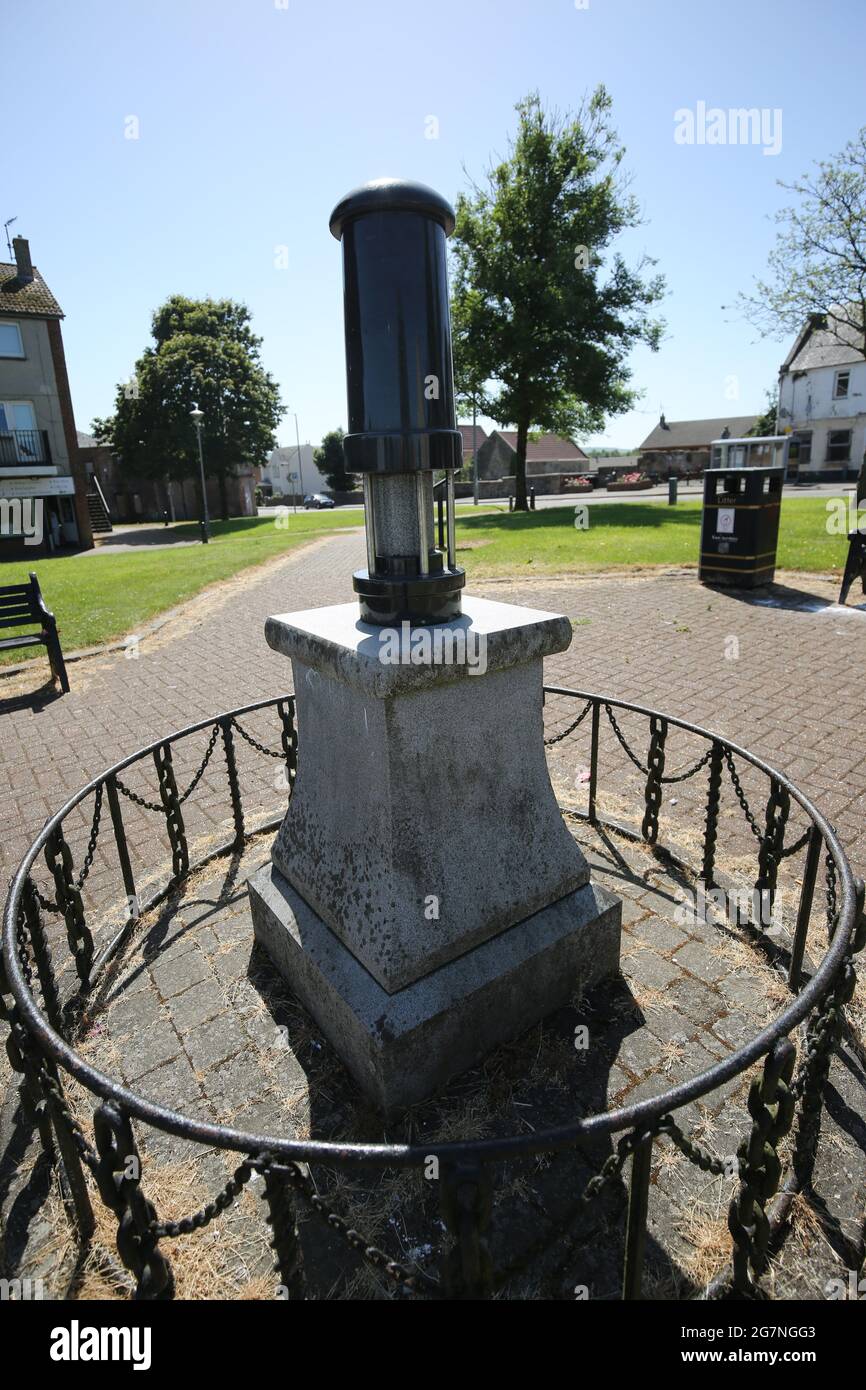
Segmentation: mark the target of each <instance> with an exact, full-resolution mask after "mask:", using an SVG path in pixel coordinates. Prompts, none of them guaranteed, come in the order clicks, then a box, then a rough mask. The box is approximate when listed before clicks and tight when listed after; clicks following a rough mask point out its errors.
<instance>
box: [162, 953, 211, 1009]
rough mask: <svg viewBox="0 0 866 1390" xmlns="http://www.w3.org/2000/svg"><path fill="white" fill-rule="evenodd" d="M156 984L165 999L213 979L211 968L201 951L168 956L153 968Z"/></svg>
mask: <svg viewBox="0 0 866 1390" xmlns="http://www.w3.org/2000/svg"><path fill="white" fill-rule="evenodd" d="M151 974H152V975H153V979H154V983H155V985H156V987H157V989H158V990H159V992H160V994H161V995H162V997H163V999H171V998H173V997H174V995H176V994H181V993H182V992H183V991H184V990H186V989H190V988H191V987H192V986H193V985H197V984H200V983H201V982H202V980H209V979H212V978H213V977H212V975H211V970H210V966H209V965H208V963H207V961H206V960H205V958H204V956H203V955H202V953H201V951H187V952H185V953H184V954H183V955H182V956H174V955H168V956H166V957H165V959H160V960H159V961H158V962H157V963H156V964H155V965H154V966H152V967H151Z"/></svg>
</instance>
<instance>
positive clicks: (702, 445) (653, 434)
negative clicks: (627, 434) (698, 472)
mask: <svg viewBox="0 0 866 1390" xmlns="http://www.w3.org/2000/svg"><path fill="white" fill-rule="evenodd" d="M759 418H760V417H759V416H757V415H729V416H723V417H722V418H721V419H720V420H665V418H664V416H662V419H661V420H660V421H659V423H658V424H657V425H656V427H655V429H654V430H651V431H650V433H649V434H648V435H647V437H646V439H645V440H644V442H643V444H641V446H640V451H641V453H646V452H647V451H648V450H650V449H659V450H661V451H664V452H667V450H669V449H706V448H709V446H710V444H712V442H713V440H714V439H721V437H722V435H723V434H724V433H725V431H726V430H727V432H728V434H729V435H730V436H731V437H732V438H735V439H736V438H741V437H742V436H743V435H744V434H748V433H749V431H750V430H751V429H754V427H755V425H756V424H757V422H758V419H759Z"/></svg>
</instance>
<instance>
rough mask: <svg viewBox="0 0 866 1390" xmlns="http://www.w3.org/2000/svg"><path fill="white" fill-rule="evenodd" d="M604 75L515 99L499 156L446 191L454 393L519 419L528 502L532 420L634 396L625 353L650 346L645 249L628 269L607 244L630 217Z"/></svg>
mask: <svg viewBox="0 0 866 1390" xmlns="http://www.w3.org/2000/svg"><path fill="white" fill-rule="evenodd" d="M610 109H611V99H610V97H609V96H608V94H607V92H606V91H605V89H604V88H603V87H599V88H597V90H596V91H595V92H594V93H593V94H592V96H591V97H589V98H588V99H587V100H585V101H584V102H583V104H582V105H581V107H580V108H579V110H578V111H577V113H576V114H575V115H573V116H569V117H560V116H559V115H558V114H556V113H551V112H547V111H545V109H544V108H543V106H542V104H541V100H540V98H539V96H538V94H537V93H534V94H532V95H530V96H529V97H527V98H526V100H525V101H522V102H520V103H519V104H518V106H517V108H516V110H517V112H518V118H519V120H518V130H517V135H516V137H515V138H514V140H513V141H512V143H511V145H510V149H509V153H508V156H507V158H506V159H505V160H503V161H502V162H501V163H500V164H498V165H497V166H496V167H495V168H492V169H490V170H489V171H488V174H487V178H486V184H485V186H484V187H483V188H479V187H473V190H472V192H471V194H469V195H462V196H461V197H460V198H459V199H458V201H457V225H456V228H455V232H454V238H453V242H452V246H453V273H452V275H453V282H454V293H453V303H452V321H453V324H454V357H455V369H456V384H457V393H458V400H459V401H460V403H461V404H465V403H467V402H468V401H470V400H471V399H472V398H473V397H474V399H475V400H476V402H477V407H478V410H479V413H481V414H485V415H489V416H490V417H491V418H492V419H494V420H496V421H497V423H499V424H500V425H513V426H516V429H517V461H516V467H515V472H516V483H515V505H516V506H517V507H518V508H519V509H522V510H525V509H526V443H527V439H528V436H529V433H530V430H531V429H532V428H533V427H535V428H538V429H541V430H551V431H553V432H554V433H556V434H562V435H572V434H575V433H581V432H594V431H596V430H599V429H601V428H602V426H603V423H604V419H605V416H607V415H617V414H620V413H621V412H622V411H625V410H627V409H628V408H629V406H630V405H631V404H632V402H633V400H634V399H635V393H634V392H633V391H631V390H629V388H628V380H629V377H630V373H629V370H628V368H627V366H626V362H625V359H626V356H627V354H628V352H629V350H630V348H631V347H632V346H633V345H634V344H635V343H637V342H645V343H648V344H649V346H650V347H651V348H653V349H655V348H656V347H657V346H658V342H659V338H660V336H661V324H660V323H659V322H654V321H653V320H652V319H651V318H650V317H649V314H648V312H647V311H648V308H649V306H650V305H651V304H653V303H654V302H655V301H656V300H658V299H659V298H660V297H661V295H662V293H663V288H664V285H663V281H662V279H661V277H658V276H654V277H651V278H649V279H645V278H644V276H643V272H644V271H645V270H646V268H647V266H650V265H653V264H654V262H652V261H650V260H649V259H648V258H646V257H644V258H643V259H642V260H641V261H640V263H639V264H638V265H637V266H636V267H635V268H634V269H629V268H628V267H627V266H626V264H625V262H624V261H623V259H622V257H621V256H620V255H618V254H615V253H612V252H610V247H611V243H612V242H613V240H614V239H615V237H616V236H617V235H618V234H619V233H620V232H622V231H623V230H624V229H625V228H627V227H635V226H638V225H639V222H640V218H639V215H638V209H637V204H636V202H635V201H634V199H633V198H632V197H630V196H629V195H628V194H627V191H626V190H627V181H626V180H625V179H624V177H623V175H622V172H621V164H622V159H623V155H624V151H623V149H622V148H621V146H620V145H619V142H618V140H617V137H616V134H615V132H614V130H613V129H612V127H611V124H610Z"/></svg>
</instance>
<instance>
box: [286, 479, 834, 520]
mask: <svg viewBox="0 0 866 1390" xmlns="http://www.w3.org/2000/svg"><path fill="white" fill-rule="evenodd" d="M853 489H854V483H853V482H850V483H814V484H812V485H811V486H809V487H794V486H792V485H789V486H788V487H787V488H786V489H785V496H786V497H840V496H842V495H843V493H845V492H852V491H853ZM667 495H668V485H667V483H659V484H658V486H657V487H651V488H647V489H646V490H645V491H643V492H607V491H606V490H605V489H604V488H598V489H597V490H595V491H593V492H581V493H556V494H554V495H553V496H552V497H537V498H536V499H535V508H536V511H541V510H543V509H544V508H546V507H569V506H572V505H573V504H574V503H576V502H589V503H590V504H593V503H598V502H660V501H667ZM678 495H679V499H680V500H681V501H686V500H694V501H700V499H701V497H702V496H703V485H702V483H700V482H696V483H681V484H680V488H679V494H678ZM358 505H359V504H358V503H357V502H354V503H348V504H347V505H344V506H340V507H335V508H334V510H335V511H347V510H349V511H352V510H356V509H357V507H358ZM457 506H458V510H459V509H460V508H462V507H471V506H472V500H471V498H469V499H467V498H465V497H464V498H460V499H459V500H458V503H457ZM479 506H481V507H507V506H508V498H507V497H486V498H485V499H484V500H483V501H482V502H480V503H479ZM279 510H280V509H279V508H277V507H259V516H272V515H276V513H277V512H278V511H279Z"/></svg>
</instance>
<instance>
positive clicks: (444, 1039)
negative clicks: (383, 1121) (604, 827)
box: [248, 864, 622, 1114]
mask: <svg viewBox="0 0 866 1390" xmlns="http://www.w3.org/2000/svg"><path fill="white" fill-rule="evenodd" d="M248 886H249V894H250V904H251V909H252V918H253V927H254V930H255V935H256V939H257V940H258V942H259V943H260V945H261V946H262V947H263V948H264V950H265V951H266V952H267V954H268V955H269V957H270V958H271V960H272V961H273V963H274V965H275V966H276V968H277V970H278V971H279V973H280V974H281V976H282V977H283V978H284V979H285V980H286V982H287V983H288V984H289V986H290V988H291V989H292V990H293V991H294V993H295V994H296V995H297V996H298V998H299V999H300V1001H301V1002H302V1003H303V1005H304V1006H305V1008H306V1009H307V1010H308V1012H309V1013H310V1014H312V1016H313V1018H315V1020H316V1022H317V1023H318V1025H319V1027H320V1028H321V1029H322V1032H323V1033H324V1034H325V1036H326V1037H327V1038H328V1039H329V1041H330V1042H331V1043H332V1044H333V1046H334V1048H335V1049H336V1051H337V1052H338V1053H339V1055H340V1057H341V1059H342V1061H343V1062H344V1064H345V1066H346V1067H347V1068H348V1069H349V1071H350V1072H351V1073H352V1075H353V1076H354V1078H355V1080H356V1081H357V1082H358V1084H359V1086H360V1087H361V1088H362V1090H363V1091H364V1092H365V1093H366V1094H368V1095H369V1096H370V1097H371V1099H372V1100H374V1101H375V1103H376V1104H377V1105H378V1106H379V1108H380V1109H381V1110H383V1111H384V1112H385V1113H386V1114H388V1113H393V1112H395V1111H398V1110H401V1109H403V1108H404V1107H406V1106H409V1105H413V1104H414V1103H416V1102H417V1101H420V1100H423V1099H425V1098H426V1097H427V1096H429V1095H430V1094H431V1093H432V1092H433V1091H435V1090H436V1089H437V1088H438V1087H439V1086H441V1085H442V1084H443V1083H444V1082H445V1081H446V1080H447V1079H448V1078H449V1077H450V1076H453V1075H455V1074H457V1073H459V1072H461V1071H463V1070H465V1069H466V1068H467V1067H470V1066H472V1065H473V1064H474V1063H475V1062H477V1061H479V1060H480V1059H481V1058H482V1057H483V1056H484V1054H485V1053H487V1052H489V1050H490V1049H491V1048H492V1047H494V1046H496V1044H497V1043H500V1042H505V1041H507V1040H508V1039H510V1038H513V1037H516V1036H517V1035H518V1034H519V1033H521V1032H523V1030H524V1029H526V1028H528V1027H530V1026H531V1025H532V1024H533V1023H535V1022H537V1021H538V1020H539V1019H540V1018H543V1017H544V1016H545V1015H546V1014H548V1013H551V1012H552V1011H553V1010H555V1009H557V1008H560V1007H562V1005H564V1004H565V1003H567V1001H568V1000H569V998H570V997H571V996H572V995H575V994H577V995H580V994H582V993H584V992H585V991H586V990H587V989H589V988H590V987H591V986H592V985H594V984H597V983H598V982H599V981H600V980H602V979H603V978H605V977H606V976H608V975H611V974H614V973H615V972H616V971H617V970H618V968H619V948H620V923H621V914H622V907H621V903H620V900H619V899H618V898H616V897H614V895H613V894H611V893H609V892H607V891H606V890H605V889H603V888H598V887H596V886H595V885H594V884H592V883H588V884H586V885H585V886H584V887H582V888H579V889H577V890H576V891H575V892H572V893H569V894H567V895H566V896H565V897H563V898H560V899H559V901H557V902H554V903H551V904H550V905H549V906H548V907H546V908H544V909H543V910H542V911H540V912H536V913H535V914H534V915H533V916H531V917H527V918H526V919H525V920H524V921H522V922H518V923H517V924H516V925H515V926H512V927H510V928H509V929H507V930H506V931H503V932H500V933H499V934H498V935H497V936H495V937H493V938H492V939H490V940H488V941H485V942H482V943H481V945H478V946H475V947H473V948H472V949H471V950H469V951H467V952H466V953H465V954H464V955H462V956H460V957H459V958H458V959H456V960H451V961H449V962H448V963H447V964H445V965H442V966H440V967H439V969H437V970H434V971H432V972H431V973H430V974H428V975H425V976H424V977H423V978H421V979H419V980H415V981H414V982H413V983H412V984H410V985H408V986H406V987H405V988H404V989H400V990H398V991H397V992H396V993H392V994H389V993H387V992H386V991H385V990H384V989H383V988H382V986H381V985H380V984H379V983H378V982H377V981H376V980H375V979H374V978H373V976H372V975H371V974H370V973H369V972H368V971H367V970H365V969H364V967H363V966H362V965H361V964H360V962H359V961H358V960H357V959H356V957H355V956H353V955H352V953H351V951H349V950H348V949H347V948H346V946H344V945H343V943H342V942H341V941H340V940H339V938H338V937H337V936H336V935H335V933H334V932H333V931H331V929H330V927H329V926H327V925H326V923H325V922H323V921H322V919H321V918H320V917H319V916H317V914H316V913H315V912H314V911H313V910H312V908H310V907H309V906H308V904H307V903H306V902H305V901H304V899H303V898H302V897H301V896H300V894H299V893H297V892H296V890H295V889H294V888H292V886H291V885H290V884H289V883H288V882H287V881H286V879H285V878H284V877H283V875H282V874H281V873H280V872H279V870H278V869H276V868H275V867H274V865H273V864H267V865H265V866H264V867H263V868H261V869H260V870H258V872H257V873H255V874H254V875H253V876H252V877H251V878H250V880H249V885H248Z"/></svg>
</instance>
